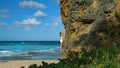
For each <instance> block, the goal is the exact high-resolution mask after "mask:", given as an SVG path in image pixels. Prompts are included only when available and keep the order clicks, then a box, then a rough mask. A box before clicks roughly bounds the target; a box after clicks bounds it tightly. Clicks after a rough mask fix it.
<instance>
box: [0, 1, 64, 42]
mask: <svg viewBox="0 0 120 68" xmlns="http://www.w3.org/2000/svg"><path fill="white" fill-rule="evenodd" d="M62 30H63V24H62V23H61V18H60V8H59V2H58V0H0V41H33V40H34V41H45V40H47V41H48V40H50V41H51V40H59V32H60V31H62Z"/></svg>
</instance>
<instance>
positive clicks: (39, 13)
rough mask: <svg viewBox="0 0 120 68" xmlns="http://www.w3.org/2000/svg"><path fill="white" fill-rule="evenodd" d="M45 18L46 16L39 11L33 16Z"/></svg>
mask: <svg viewBox="0 0 120 68" xmlns="http://www.w3.org/2000/svg"><path fill="white" fill-rule="evenodd" d="M45 16H46V14H45V13H44V12H42V11H40V10H39V11H37V12H36V13H35V14H34V17H45Z"/></svg>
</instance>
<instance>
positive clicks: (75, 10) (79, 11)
mask: <svg viewBox="0 0 120 68" xmlns="http://www.w3.org/2000/svg"><path fill="white" fill-rule="evenodd" d="M60 8H61V17H62V22H63V24H64V27H65V30H66V35H65V42H64V45H63V57H67V53H69V51H81V48H86V49H87V50H90V49H91V48H92V47H99V46H108V45H120V0H60Z"/></svg>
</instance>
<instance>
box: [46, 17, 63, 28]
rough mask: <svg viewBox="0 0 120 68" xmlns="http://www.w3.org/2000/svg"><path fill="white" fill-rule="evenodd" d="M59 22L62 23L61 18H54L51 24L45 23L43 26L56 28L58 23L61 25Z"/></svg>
mask: <svg viewBox="0 0 120 68" xmlns="http://www.w3.org/2000/svg"><path fill="white" fill-rule="evenodd" d="M61 22H62V21H61V18H60V17H59V18H55V19H54V21H53V23H52V24H50V23H46V24H45V25H46V26H52V27H53V26H54V27H55V26H58V25H59V23H61Z"/></svg>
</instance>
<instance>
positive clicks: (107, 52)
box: [21, 46, 120, 68]
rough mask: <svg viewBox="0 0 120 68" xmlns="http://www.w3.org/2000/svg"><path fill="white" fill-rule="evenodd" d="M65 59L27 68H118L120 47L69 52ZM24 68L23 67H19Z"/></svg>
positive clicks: (119, 64) (119, 66)
mask: <svg viewBox="0 0 120 68" xmlns="http://www.w3.org/2000/svg"><path fill="white" fill-rule="evenodd" d="M69 53H70V54H69V57H68V58H67V59H60V62H59V63H56V64H55V63H51V64H48V63H46V62H42V65H40V66H38V65H36V64H33V65H30V66H29V68H120V46H110V47H100V48H95V49H92V50H91V51H90V52H87V51H86V50H85V49H83V50H82V52H81V53H79V52H69ZM21 68H24V67H21Z"/></svg>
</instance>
